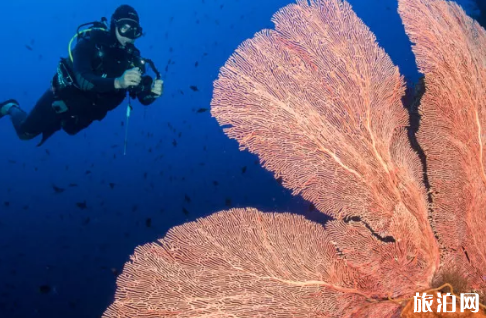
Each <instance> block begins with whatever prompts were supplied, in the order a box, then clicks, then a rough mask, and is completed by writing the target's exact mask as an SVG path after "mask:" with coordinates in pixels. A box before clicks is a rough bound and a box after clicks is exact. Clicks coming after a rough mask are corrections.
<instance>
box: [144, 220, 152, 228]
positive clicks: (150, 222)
mask: <svg viewBox="0 0 486 318" xmlns="http://www.w3.org/2000/svg"><path fill="white" fill-rule="evenodd" d="M145 226H146V227H151V226H152V219H151V218H148V219H146V220H145Z"/></svg>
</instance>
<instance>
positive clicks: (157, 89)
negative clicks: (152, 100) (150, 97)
mask: <svg viewBox="0 0 486 318" xmlns="http://www.w3.org/2000/svg"><path fill="white" fill-rule="evenodd" d="M163 84H164V81H162V80H161V79H156V80H155V81H154V82H153V83H152V90H151V92H152V94H154V95H157V97H159V96H160V95H162V85H163Z"/></svg>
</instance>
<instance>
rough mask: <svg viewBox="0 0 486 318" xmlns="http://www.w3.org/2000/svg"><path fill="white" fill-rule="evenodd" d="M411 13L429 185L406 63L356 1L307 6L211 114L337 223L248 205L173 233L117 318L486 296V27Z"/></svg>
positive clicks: (320, 312) (231, 78) (431, 11)
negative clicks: (445, 291) (441, 290)
mask: <svg viewBox="0 0 486 318" xmlns="http://www.w3.org/2000/svg"><path fill="white" fill-rule="evenodd" d="M399 14H400V16H401V18H402V21H403V23H404V25H405V31H406V33H407V34H408V36H409V37H410V40H411V41H412V43H413V47H412V49H413V52H414V53H415V56H416V59H417V65H418V67H419V71H420V72H421V73H423V75H424V83H425V88H426V89H425V93H424V95H423V97H422V99H421V102H420V106H419V112H420V114H421V116H422V118H421V124H420V129H419V131H418V133H417V139H418V141H419V144H420V146H421V147H422V149H423V151H424V153H425V156H426V165H425V168H426V173H427V176H428V180H429V181H430V189H427V188H426V187H425V184H424V166H423V165H422V163H421V160H420V159H419V156H418V154H417V152H416V151H415V150H414V149H412V147H411V145H410V141H409V138H408V135H407V127H408V126H409V125H410V120H409V119H410V118H409V113H408V111H407V109H406V108H405V107H404V105H403V104H402V97H403V96H404V94H405V89H406V84H405V81H404V77H403V76H402V75H401V74H400V72H399V69H398V67H397V66H395V65H394V64H393V62H392V61H391V59H390V57H389V56H388V55H387V53H386V52H385V51H384V50H383V49H382V48H380V47H379V46H378V44H377V41H376V37H375V36H374V34H373V33H372V32H371V31H370V29H369V28H368V27H367V26H366V25H365V24H364V23H363V21H362V20H360V19H359V17H358V16H357V15H356V14H355V13H354V11H353V10H352V7H351V6H350V5H349V4H348V3H347V2H344V1H341V0H309V1H303V0H302V1H301V0H298V1H297V2H296V3H294V4H290V5H288V6H286V7H284V8H282V9H280V10H279V11H278V12H277V13H276V14H275V15H274V16H273V19H272V20H273V22H274V23H275V29H272V30H267V29H266V30H262V31H261V32H259V33H257V34H255V36H254V37H253V38H251V39H249V40H247V41H245V42H243V43H242V44H241V45H240V46H239V47H238V48H237V50H236V51H235V52H234V54H233V55H232V56H231V57H230V58H229V59H228V61H227V62H226V64H225V65H224V66H223V67H222V68H221V70H220V74H219V77H218V79H217V80H216V81H215V83H214V96H213V99H212V102H211V113H212V116H214V117H215V118H216V119H217V121H218V122H219V124H220V125H221V126H222V127H223V129H224V132H225V133H226V134H227V136H228V137H229V138H233V139H236V140H237V141H238V142H239V145H240V149H241V150H248V151H250V152H252V153H254V154H257V155H258V156H259V157H260V159H261V163H262V165H263V166H264V167H265V168H266V169H268V170H270V171H272V172H274V173H275V177H278V178H282V180H283V183H282V184H283V185H284V186H285V187H287V188H289V189H292V190H293V193H294V194H296V195H297V194H300V195H302V196H303V197H304V198H305V199H307V200H308V201H310V202H312V203H313V204H314V206H315V207H316V208H317V209H318V210H319V211H321V212H322V213H325V214H327V215H329V216H331V217H332V220H331V221H328V222H327V223H325V224H324V225H321V224H318V223H315V222H312V221H309V220H307V219H305V218H304V217H302V216H299V215H293V214H290V213H270V212H261V211H258V210H256V209H253V208H247V209H231V210H226V211H220V212H217V213H215V214H213V215H211V216H209V217H206V218H201V219H198V220H196V221H194V222H190V223H186V224H184V225H181V226H178V227H175V228H173V229H171V230H170V231H169V232H168V233H167V235H166V236H165V237H164V238H162V239H160V240H158V241H156V242H154V243H151V244H146V245H143V246H140V247H138V248H137V249H136V250H135V253H134V254H133V255H132V256H131V260H130V261H129V262H128V263H127V264H126V265H125V268H124V270H123V273H122V274H121V275H120V276H119V277H118V280H117V285H118V287H117V291H116V294H115V300H114V302H113V304H112V305H111V306H109V308H108V309H107V310H106V312H105V313H104V317H105V318H115V317H146V318H155V317H181V318H182V317H214V318H216V317H265V318H270V317H333V318H334V317H370V318H385V317H386V318H388V317H400V316H404V315H405V314H406V313H405V311H406V310H404V308H405V306H406V305H407V304H410V299H411V298H412V297H413V296H415V293H416V292H423V291H426V292H427V291H430V290H431V289H433V288H437V287H438V286H440V285H442V284H445V283H449V284H450V285H449V286H452V287H453V288H454V289H455V291H454V292H459V291H461V292H476V293H478V294H479V295H480V297H484V296H485V294H484V293H485V292H486V231H485V228H486V172H485V169H486V168H485V167H486V149H485V148H486V147H485V146H486V117H485V116H486V107H485V106H486V91H485V89H486V33H485V30H484V29H483V28H481V27H480V26H479V24H478V23H477V22H476V21H474V20H473V19H471V18H470V17H468V16H467V15H466V14H465V13H464V11H463V10H462V9H461V7H459V6H458V5H457V4H455V3H454V2H448V1H443V0H399ZM428 196H430V199H428V198H429V197H428ZM433 294H434V293H433V292H432V293H431V295H433ZM481 299H482V300H483V301H484V299H483V298H481ZM409 307H410V306H409ZM409 307H407V308H409ZM408 312H410V310H408ZM412 314H413V313H412ZM434 315H435V314H433V315H432V316H426V315H423V316H420V317H439V316H434ZM466 315H467V317H469V316H471V317H472V316H474V317H485V316H484V314H483V311H482V310H479V312H478V313H476V314H473V313H471V312H466V313H464V314H463V316H464V317H466ZM406 317H415V316H413V315H408V314H407V316H406ZM417 317H419V316H417ZM440 317H442V316H440ZM451 317H452V316H451ZM454 317H455V316H454ZM457 317H459V314H458V316H457ZM461 317H462V316H461Z"/></svg>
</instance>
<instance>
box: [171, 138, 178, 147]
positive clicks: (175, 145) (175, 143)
mask: <svg viewBox="0 0 486 318" xmlns="http://www.w3.org/2000/svg"><path fill="white" fill-rule="evenodd" d="M172 144H173V145H174V147H177V141H176V140H175V139H174V141H172Z"/></svg>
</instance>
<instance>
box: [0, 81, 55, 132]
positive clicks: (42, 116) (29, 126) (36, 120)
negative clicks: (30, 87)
mask: <svg viewBox="0 0 486 318" xmlns="http://www.w3.org/2000/svg"><path fill="white" fill-rule="evenodd" d="M10 101H12V100H10ZM53 101H54V94H53V93H52V91H51V90H47V91H46V92H45V93H44V95H42V97H41V98H40V99H39V100H38V102H37V104H36V105H35V106H34V108H33V109H32V111H31V112H30V113H29V114H27V113H26V112H25V111H23V110H22V109H21V108H20V107H19V105H18V103H17V102H16V101H14V104H13V105H12V103H13V102H10V104H11V105H10V106H4V107H2V108H0V113H5V108H7V107H8V111H7V113H6V114H8V115H10V119H11V121H12V124H13V126H14V128H15V131H16V132H17V135H18V137H19V138H20V139H21V140H30V139H32V138H34V137H37V136H38V135H40V134H41V133H45V132H48V131H53V130H58V129H59V128H60V121H59V118H58V116H57V115H56V113H55V112H54V110H53V109H52V102H53ZM0 107H1V104H0ZM1 109H3V111H1ZM58 126H59V128H58Z"/></svg>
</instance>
